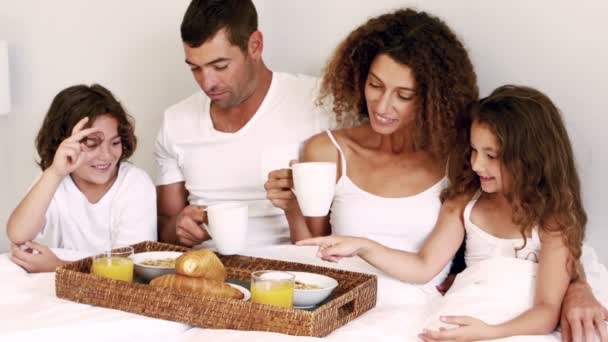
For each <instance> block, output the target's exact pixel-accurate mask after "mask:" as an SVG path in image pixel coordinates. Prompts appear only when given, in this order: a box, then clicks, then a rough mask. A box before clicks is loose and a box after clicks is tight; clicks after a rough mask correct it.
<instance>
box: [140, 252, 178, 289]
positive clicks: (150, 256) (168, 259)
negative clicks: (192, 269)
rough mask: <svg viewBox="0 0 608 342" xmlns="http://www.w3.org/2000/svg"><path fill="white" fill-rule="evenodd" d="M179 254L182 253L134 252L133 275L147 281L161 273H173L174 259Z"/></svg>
mask: <svg viewBox="0 0 608 342" xmlns="http://www.w3.org/2000/svg"><path fill="white" fill-rule="evenodd" d="M180 255H182V252H169V251H160V252H144V253H136V254H134V255H133V263H134V264H135V267H134V271H135V275H137V277H138V278H139V279H141V280H144V281H146V282H149V281H150V280H152V279H154V278H156V277H160V276H161V275H164V274H169V273H175V259H177V258H178V257H179V256H180Z"/></svg>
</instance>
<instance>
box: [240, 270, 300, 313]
mask: <svg viewBox="0 0 608 342" xmlns="http://www.w3.org/2000/svg"><path fill="white" fill-rule="evenodd" d="M294 280H295V276H294V275H293V274H291V273H289V272H283V271H256V272H253V273H252V274H251V301H252V302H254V303H261V304H269V305H276V306H282V307H287V308H291V307H292V306H293V285H294Z"/></svg>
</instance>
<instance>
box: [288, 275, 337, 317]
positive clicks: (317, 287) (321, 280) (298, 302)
mask: <svg viewBox="0 0 608 342" xmlns="http://www.w3.org/2000/svg"><path fill="white" fill-rule="evenodd" d="M289 273H292V274H293V275H295V283H294V289H293V306H294V307H295V308H299V309H306V308H312V307H314V306H316V305H318V304H320V303H321V302H323V301H324V300H325V299H326V298H327V297H329V295H330V294H331V292H332V291H333V290H334V289H335V288H336V286H338V281H337V280H336V279H334V278H332V277H328V276H326V275H322V274H317V273H309V272H292V271H289Z"/></svg>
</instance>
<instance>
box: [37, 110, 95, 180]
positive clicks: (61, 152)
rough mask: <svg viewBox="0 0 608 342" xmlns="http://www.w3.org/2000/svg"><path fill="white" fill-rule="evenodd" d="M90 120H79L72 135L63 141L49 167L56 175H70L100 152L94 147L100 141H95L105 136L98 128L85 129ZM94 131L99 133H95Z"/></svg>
mask: <svg viewBox="0 0 608 342" xmlns="http://www.w3.org/2000/svg"><path fill="white" fill-rule="evenodd" d="M88 121H89V118H86V117H85V118H83V119H82V120H80V121H78V123H77V124H76V125H75V126H74V128H73V129H72V135H71V136H69V137H68V138H66V139H65V140H64V141H62V142H61V144H60V145H59V147H58V148H57V151H55V157H54V158H53V164H52V165H51V166H50V168H49V169H50V170H51V171H52V172H53V173H54V174H55V175H56V176H58V177H64V176H67V175H69V174H70V173H72V172H74V170H76V169H77V168H78V167H80V166H81V165H83V164H84V163H86V162H88V161H90V160H92V159H93V158H95V157H96V156H97V155H98V154H99V150H96V149H95V148H94V147H96V146H97V145H98V144H99V143H100V141H99V142H97V144H95V142H96V141H98V140H103V136H102V137H100V136H99V134H101V132H99V129H97V128H86V129H83V127H84V126H85V125H86V124H87V122H88ZM94 133H97V134H96V135H95V134H94Z"/></svg>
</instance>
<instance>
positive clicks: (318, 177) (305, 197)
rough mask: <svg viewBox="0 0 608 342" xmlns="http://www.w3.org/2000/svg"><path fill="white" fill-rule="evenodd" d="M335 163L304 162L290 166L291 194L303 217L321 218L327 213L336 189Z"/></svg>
mask: <svg viewBox="0 0 608 342" xmlns="http://www.w3.org/2000/svg"><path fill="white" fill-rule="evenodd" d="M336 168H337V167H336V163H331V162H305V163H297V164H293V165H292V166H291V170H292V175H293V186H294V189H293V192H294V194H295V195H296V197H297V198H298V204H299V205H300V210H301V211H302V214H303V215H304V216H309V217H322V216H326V215H327V214H328V213H329V208H330V207H331V202H332V201H333V199H334V191H335V189H336Z"/></svg>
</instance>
